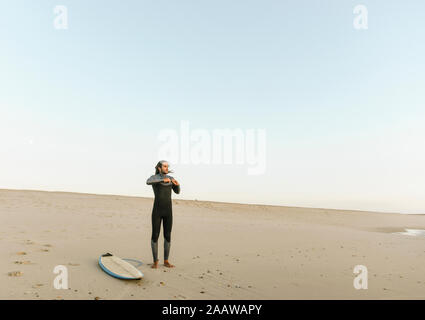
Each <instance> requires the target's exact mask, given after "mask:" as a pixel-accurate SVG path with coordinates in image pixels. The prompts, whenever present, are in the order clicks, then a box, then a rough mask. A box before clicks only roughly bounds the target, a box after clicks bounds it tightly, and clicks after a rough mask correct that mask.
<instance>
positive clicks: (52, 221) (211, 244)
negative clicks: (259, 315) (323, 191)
mask: <svg viewBox="0 0 425 320" xmlns="http://www.w3.org/2000/svg"><path fill="white" fill-rule="evenodd" d="M177 197H178V196H177ZM152 204H153V199H152V198H138V197H125V196H113V195H91V194H78V193H62V192H41V191H19V190H0V259H1V264H0V284H1V285H0V299H95V298H96V299H424V298H425V273H424V266H425V237H421V236H410V235H408V234H401V233H398V232H404V231H405V229H418V230H421V229H425V215H402V214H396V213H394V214H390V213H373V212H364V211H347V210H328V209H311V208H295V207H281V206H265V205H245V204H234V203H219V202H208V201H189V200H173V216H174V220H173V230H172V238H171V241H172V242H171V254H170V262H171V263H173V264H175V265H176V268H172V269H170V268H166V267H164V266H163V265H162V262H163V261H162V257H163V238H162V237H163V234H162V229H161V234H160V240H159V249H160V250H159V258H160V259H161V261H160V263H161V264H160V268H159V269H156V270H154V269H151V268H150V265H151V263H152V253H151V248H150V236H151V219H150V215H151V210H152ZM106 252H111V253H113V254H115V255H117V256H120V257H122V258H130V259H137V260H141V261H142V262H143V265H142V266H140V267H139V270H141V271H142V272H143V273H144V278H143V279H142V280H137V281H123V280H118V279H115V278H112V277H110V276H108V275H107V274H106V273H104V272H103V271H102V270H101V269H100V268H99V266H98V264H97V259H98V257H99V255H101V254H103V253H106ZM57 265H63V266H66V267H67V270H68V281H69V283H68V284H69V288H68V289H67V290H63V289H59V290H58V289H55V288H54V285H53V282H54V278H55V277H56V276H57V275H56V274H54V273H53V269H54V268H55V266H57ZM356 265H364V266H366V267H367V268H368V289H366V290H356V289H355V288H354V286H353V280H354V278H355V276H356V275H355V274H354V273H353V269H354V267H355V266H356Z"/></svg>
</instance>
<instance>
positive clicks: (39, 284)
mask: <svg viewBox="0 0 425 320" xmlns="http://www.w3.org/2000/svg"><path fill="white" fill-rule="evenodd" d="M42 286H43V284H42V283H37V284H35V285H33V286H32V288H34V289H38V288H41V287H42Z"/></svg>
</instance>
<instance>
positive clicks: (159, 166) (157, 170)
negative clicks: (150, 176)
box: [155, 160, 174, 174]
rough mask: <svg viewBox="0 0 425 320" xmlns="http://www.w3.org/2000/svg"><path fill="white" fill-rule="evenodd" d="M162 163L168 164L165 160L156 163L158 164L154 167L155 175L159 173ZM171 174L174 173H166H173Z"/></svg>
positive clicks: (169, 171)
mask: <svg viewBox="0 0 425 320" xmlns="http://www.w3.org/2000/svg"><path fill="white" fill-rule="evenodd" d="M164 163H168V161H166V160H161V161H158V163H157V164H156V166H155V174H158V173H159V168H162V165H163V164H164ZM173 172H174V171H171V170H168V173H173Z"/></svg>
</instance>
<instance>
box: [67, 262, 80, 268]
mask: <svg viewBox="0 0 425 320" xmlns="http://www.w3.org/2000/svg"><path fill="white" fill-rule="evenodd" d="M68 265H69V266H72V267H77V266H79V265H80V264H79V263H71V262H69V263H68Z"/></svg>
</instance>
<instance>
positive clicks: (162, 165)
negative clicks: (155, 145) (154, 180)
mask: <svg viewBox="0 0 425 320" xmlns="http://www.w3.org/2000/svg"><path fill="white" fill-rule="evenodd" d="M158 173H162V174H167V173H168V162H167V161H165V160H161V161H159V162H158V163H157V164H156V166H155V174H158Z"/></svg>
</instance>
